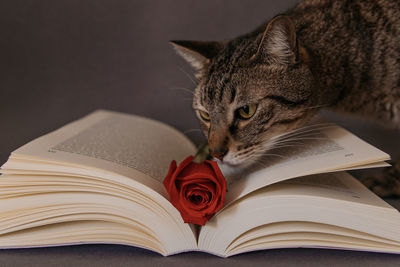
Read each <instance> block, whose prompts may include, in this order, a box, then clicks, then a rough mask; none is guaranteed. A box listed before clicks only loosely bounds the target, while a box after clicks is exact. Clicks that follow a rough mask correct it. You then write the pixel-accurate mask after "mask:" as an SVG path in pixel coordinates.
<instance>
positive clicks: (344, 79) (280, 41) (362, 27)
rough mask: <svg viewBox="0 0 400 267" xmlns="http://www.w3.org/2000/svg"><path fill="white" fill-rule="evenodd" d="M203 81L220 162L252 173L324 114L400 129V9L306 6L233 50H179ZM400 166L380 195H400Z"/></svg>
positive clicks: (204, 105)
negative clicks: (284, 138)
mask: <svg viewBox="0 0 400 267" xmlns="http://www.w3.org/2000/svg"><path fill="white" fill-rule="evenodd" d="M171 43H172V44H173V46H174V47H175V48H176V50H177V51H178V53H179V54H180V55H182V56H183V57H184V58H185V59H186V60H187V61H188V62H190V63H191V64H192V65H193V67H194V68H195V69H196V70H197V71H198V73H197V75H196V76H197V78H198V79H199V84H198V86H197V87H196V89H195V94H194V100H193V108H194V109H195V111H196V114H197V116H198V118H199V120H200V122H201V128H202V130H203V131H204V133H205V135H206V136H207V138H208V143H209V147H210V152H211V154H212V155H213V156H214V157H215V158H217V159H219V160H220V161H222V162H224V163H226V164H229V165H232V166H246V165H249V164H251V163H253V162H255V161H257V159H258V158H259V157H260V155H262V154H263V153H266V152H267V151H268V150H270V149H271V148H272V147H273V144H274V139H275V138H276V137H277V136H281V135H282V134H284V133H288V132H290V131H292V130H294V129H297V128H299V127H301V126H302V125H304V124H305V123H306V122H307V121H308V120H309V119H310V118H311V117H313V115H314V114H315V113H316V112H317V111H318V110H319V109H320V108H323V107H330V108H332V109H334V110H338V111H344V112H351V113H355V114H359V115H362V116H364V117H368V118H373V119H376V120H379V121H380V122H383V123H385V124H393V125H397V126H399V125H400V1H398V0H392V1H390V0H344V1H338V0H336V1H334V0H305V1H302V2H300V3H299V4H297V6H295V7H294V8H293V9H291V10H289V11H288V12H287V13H286V14H284V15H279V16H276V17H274V18H273V19H272V20H270V21H269V22H267V23H264V24H263V25H261V26H260V27H258V28H257V29H256V30H255V31H253V32H250V33H248V34H246V35H244V36H240V37H237V38H235V39H232V40H229V41H224V42H204V41H172V42H171ZM399 170H400V164H399V163H398V164H395V166H394V167H393V168H392V169H391V170H390V171H388V172H387V174H386V176H387V177H386V178H385V183H383V184H376V183H375V181H373V182H372V183H371V181H370V183H371V184H370V186H371V187H372V189H373V190H374V191H376V192H377V193H379V194H380V195H392V194H394V195H400V179H399V176H400V175H399V173H400V172H399Z"/></svg>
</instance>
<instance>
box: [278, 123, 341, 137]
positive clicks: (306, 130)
mask: <svg viewBox="0 0 400 267" xmlns="http://www.w3.org/2000/svg"><path fill="white" fill-rule="evenodd" d="M332 127H336V126H335V125H333V124H331V125H327V126H318V127H315V128H311V129H310V128H309V129H301V130H294V131H291V132H289V133H285V134H281V135H279V136H275V137H273V138H272V139H273V140H284V139H286V138H289V137H293V136H299V135H302V134H304V133H314V134H319V133H320V131H321V130H324V129H329V128H332Z"/></svg>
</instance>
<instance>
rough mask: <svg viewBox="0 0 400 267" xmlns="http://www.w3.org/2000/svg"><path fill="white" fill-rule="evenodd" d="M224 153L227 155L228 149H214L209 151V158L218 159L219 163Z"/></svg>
mask: <svg viewBox="0 0 400 267" xmlns="http://www.w3.org/2000/svg"><path fill="white" fill-rule="evenodd" d="M226 153H228V149H227V148H225V147H216V148H215V149H210V154H211V156H213V157H214V158H217V159H219V160H220V161H222V159H223V158H224V156H225V155H226Z"/></svg>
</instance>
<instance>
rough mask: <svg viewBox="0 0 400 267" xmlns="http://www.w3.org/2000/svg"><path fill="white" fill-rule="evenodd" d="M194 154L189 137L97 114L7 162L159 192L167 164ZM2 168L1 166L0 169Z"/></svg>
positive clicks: (24, 149)
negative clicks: (95, 175)
mask: <svg viewBox="0 0 400 267" xmlns="http://www.w3.org/2000/svg"><path fill="white" fill-rule="evenodd" d="M195 151H196V149H195V146H194V145H193V144H192V143H191V142H190V140H189V139H188V138H186V137H185V136H184V135H183V134H181V133H179V132H178V131H176V130H175V129H173V128H172V127H169V126H167V125H165V124H163V123H161V122H157V121H154V120H151V119H147V118H143V117H139V116H134V115H127V114H122V113H117V112H110V111H102V110H100V111H96V112H93V113H91V114H89V115H88V116H86V117H84V118H82V119H80V120H78V121H75V122H72V123H70V124H67V125H66V126H64V127H62V128H60V129H58V130H56V131H54V132H52V133H50V134H47V135H45V136H42V137H40V138H38V139H36V140H33V141H32V142H30V143H28V144H26V145H24V146H23V147H21V148H19V149H17V150H16V151H14V152H13V153H12V155H11V161H12V159H13V158H15V159H22V160H37V161H40V160H43V161H45V162H44V163H48V161H50V162H58V163H60V162H61V164H62V163H69V164H73V165H74V166H79V167H82V168H85V169H87V168H95V169H101V170H102V171H103V172H107V173H110V172H111V173H117V174H120V175H123V176H126V177H129V178H132V179H135V180H138V179H139V180H140V181H139V182H141V183H144V184H146V185H147V186H150V187H151V188H153V189H156V191H160V190H162V189H160V188H161V182H162V180H163V178H164V176H165V175H166V173H167V171H168V169H169V165H170V163H171V161H172V160H176V161H178V162H179V161H181V160H183V159H184V158H186V157H187V156H189V155H193V154H194V153H195ZM10 164H11V163H10ZM14 165H15V164H14ZM21 166H23V163H21ZM7 167H8V164H7V163H6V164H5V165H4V166H3V167H2V168H4V169H7ZM13 167H14V166H13ZM143 174H144V175H143ZM146 177H147V178H146ZM148 177H152V178H153V179H154V180H153V179H149V178H148ZM150 180H153V181H150ZM157 184H158V185H157Z"/></svg>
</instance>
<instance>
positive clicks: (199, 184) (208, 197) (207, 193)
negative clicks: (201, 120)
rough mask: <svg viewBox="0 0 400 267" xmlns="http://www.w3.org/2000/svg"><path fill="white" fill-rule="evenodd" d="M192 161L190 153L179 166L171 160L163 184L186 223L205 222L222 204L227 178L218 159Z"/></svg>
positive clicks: (202, 223)
mask: <svg viewBox="0 0 400 267" xmlns="http://www.w3.org/2000/svg"><path fill="white" fill-rule="evenodd" d="M192 161H193V157H192V156H189V157H187V158H186V159H185V160H184V161H182V163H181V164H179V166H178V167H177V166H176V162H175V161H172V162H171V165H170V167H169V171H168V174H167V176H166V177H165V179H164V186H165V188H166V189H167V192H168V194H169V197H170V202H171V203H172V205H174V207H175V208H177V209H178V211H179V212H180V213H181V216H182V218H183V220H184V222H185V223H194V224H199V225H204V224H205V223H206V221H208V220H209V219H210V218H211V217H212V216H213V215H214V213H216V212H217V211H218V210H220V209H221V208H222V207H223V205H224V199H225V193H226V181H225V178H224V176H223V175H222V173H221V171H220V169H219V167H218V164H217V163H216V162H215V161H209V160H206V161H204V162H203V163H194V162H192Z"/></svg>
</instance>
